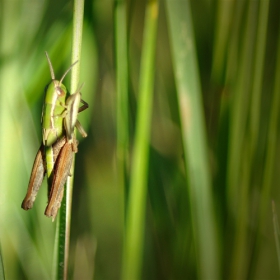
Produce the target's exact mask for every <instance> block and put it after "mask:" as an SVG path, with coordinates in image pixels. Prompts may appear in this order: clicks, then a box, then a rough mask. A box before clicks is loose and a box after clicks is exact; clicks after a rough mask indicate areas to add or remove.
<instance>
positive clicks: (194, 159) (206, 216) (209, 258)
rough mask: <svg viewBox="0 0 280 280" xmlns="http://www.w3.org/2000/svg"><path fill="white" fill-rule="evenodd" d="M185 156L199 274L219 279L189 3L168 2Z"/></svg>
mask: <svg viewBox="0 0 280 280" xmlns="http://www.w3.org/2000/svg"><path fill="white" fill-rule="evenodd" d="M166 7H167V16H168V23H169V32H170V41H171V49H172V56H173V67H174V73H175V83H176V87H177V94H178V102H179V112H180V117H181V133H182V138H183V146H184V152H185V166H186V172H187V178H188V182H186V186H187V185H188V192H189V196H190V205H191V215H192V226H193V237H194V245H195V250H196V256H197V268H198V269H197V271H198V276H199V278H201V279H219V274H220V272H219V269H220V268H219V249H218V243H217V241H218V236H217V229H216V219H215V215H214V209H213V197H212V194H211V177H210V173H209V159H208V156H207V138H206V132H205V123H204V119H203V109H202V108H203V107H202V98H201V88H200V80H199V74H198V65H197V59H196V48H195V42H194V34H193V27H192V18H191V11H190V3H189V1H186V0H185V1H166Z"/></svg>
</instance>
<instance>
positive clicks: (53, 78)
mask: <svg viewBox="0 0 280 280" xmlns="http://www.w3.org/2000/svg"><path fill="white" fill-rule="evenodd" d="M45 54H46V57H47V60H48V63H49V67H50V71H51V76H52V80H55V75H54V71H53V67H52V63H51V60H50V58H49V55H48V53H47V52H45Z"/></svg>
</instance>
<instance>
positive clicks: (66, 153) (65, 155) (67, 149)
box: [45, 138, 78, 220]
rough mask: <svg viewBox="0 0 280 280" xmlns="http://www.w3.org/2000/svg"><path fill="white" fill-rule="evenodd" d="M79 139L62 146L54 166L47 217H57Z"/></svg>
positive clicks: (46, 211)
mask: <svg viewBox="0 0 280 280" xmlns="http://www.w3.org/2000/svg"><path fill="white" fill-rule="evenodd" d="M77 145H78V141H77V140H76V139H75V138H74V139H73V143H71V142H66V143H65V145H64V146H63V147H62V148H61V151H60V153H59V155H58V158H57V160H56V162H55V166H54V174H53V181H52V187H51V191H50V195H49V203H48V205H47V208H46V210H45V215H46V216H47V217H52V218H53V220H54V219H55V217H56V215H57V212H58V210H59V208H60V205H61V200H62V198H63V192H64V184H65V182H66V180H67V177H68V176H69V174H70V169H71V165H72V161H73V154H74V152H77Z"/></svg>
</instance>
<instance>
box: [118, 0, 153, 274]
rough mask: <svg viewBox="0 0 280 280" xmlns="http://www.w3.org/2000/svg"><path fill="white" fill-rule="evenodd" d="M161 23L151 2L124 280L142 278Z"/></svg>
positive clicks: (128, 219)
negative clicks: (151, 129)
mask: <svg viewBox="0 0 280 280" xmlns="http://www.w3.org/2000/svg"><path fill="white" fill-rule="evenodd" d="M157 21H158V2H157V1H156V0H152V1H148V3H147V7H146V15H145V24H144V38H143V52H142V58H141V69H140V79H139V102H138V112H137V120H136V134H135V142H134V150H133V159H132V166H131V180H130V189H129V198H128V206H127V215H126V217H127V220H126V228H125V240H124V250H123V267H122V273H123V274H122V279H125V280H131V279H134V280H137V279H140V278H141V267H142V258H143V247H144V242H143V240H144V231H145V207H146V194H147V177H148V158H149V139H150V125H151V117H152V100H153V88H154V59H155V48H156V35H157Z"/></svg>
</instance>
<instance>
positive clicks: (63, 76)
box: [59, 60, 79, 85]
mask: <svg viewBox="0 0 280 280" xmlns="http://www.w3.org/2000/svg"><path fill="white" fill-rule="evenodd" d="M78 61H79V60H77V61H75V62H74V63H73V64H71V65H70V67H69V68H68V69H67V70H66V72H65V73H64V75H63V76H62V78H61V79H60V81H59V84H60V85H61V83H62V81H63V79H64V78H65V76H66V75H67V73H68V72H69V71H70V70H71V69H72V67H73V66H74V65H75V64H76V63H78Z"/></svg>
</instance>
